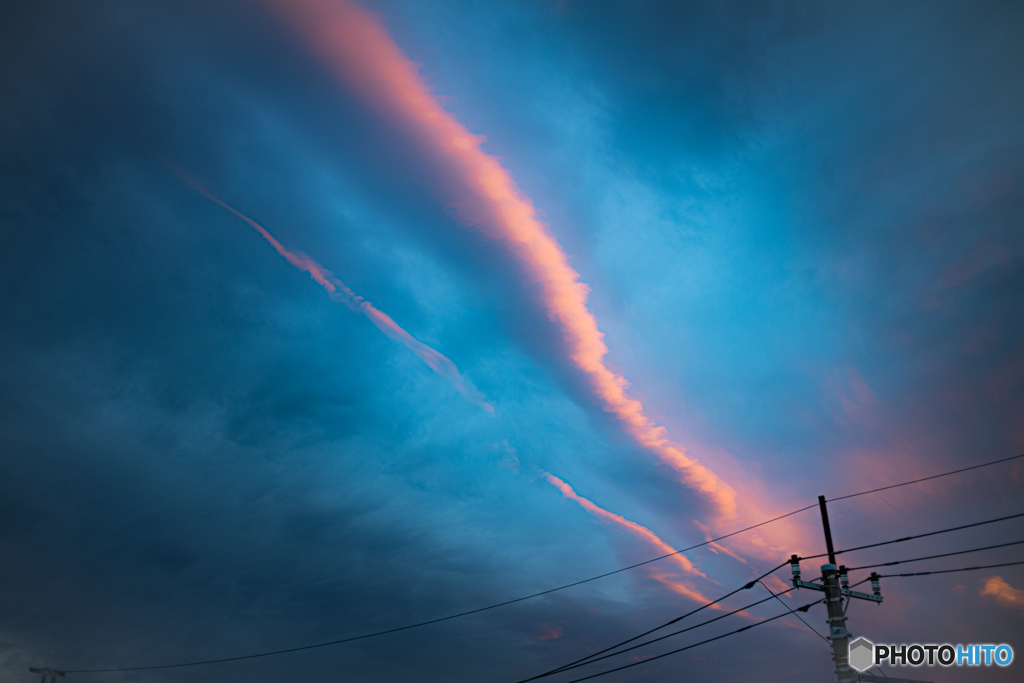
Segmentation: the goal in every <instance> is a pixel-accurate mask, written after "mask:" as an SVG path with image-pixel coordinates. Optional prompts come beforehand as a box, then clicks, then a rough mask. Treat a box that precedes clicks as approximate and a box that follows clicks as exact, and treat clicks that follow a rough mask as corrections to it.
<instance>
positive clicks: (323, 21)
mask: <svg viewBox="0 0 1024 683" xmlns="http://www.w3.org/2000/svg"><path fill="white" fill-rule="evenodd" d="M270 1H271V2H273V4H274V5H275V6H276V7H277V9H278V10H279V11H280V12H281V14H282V15H283V16H284V17H286V19H287V20H289V21H290V22H291V23H292V24H293V26H294V27H295V29H296V30H297V31H298V32H299V34H300V35H301V36H302V38H303V39H304V40H305V41H307V42H308V44H309V45H310V46H311V48H312V50H313V51H314V52H315V53H316V54H318V56H319V57H320V58H321V60H323V61H324V62H325V64H326V65H327V66H328V68H330V69H331V70H332V72H333V73H334V75H335V77H336V78H338V79H339V81H340V82H341V84H342V85H343V87H345V88H346V89H348V90H349V91H350V92H352V93H353V94H355V95H356V96H357V97H359V98H361V99H362V100H364V101H365V102H366V103H367V104H368V105H369V106H371V107H373V108H374V109H376V110H377V111H378V112H379V113H380V114H381V115H382V116H384V117H386V118H388V119H389V120H391V121H392V122H394V123H396V124H397V125H398V126H400V127H401V128H403V129H405V130H407V131H408V132H410V133H411V137H412V138H413V139H414V140H415V141H416V142H415V143H413V144H416V145H418V146H419V150H418V151H419V152H421V153H425V154H426V155H427V156H428V157H429V158H431V159H432V160H433V161H434V162H435V163H436V164H438V166H442V167H444V168H445V169H446V175H448V176H449V177H450V178H451V180H450V181H449V185H450V186H449V187H447V188H446V192H447V193H448V194H449V195H450V199H451V200H452V203H453V204H454V206H455V207H456V208H457V211H458V212H459V216H460V218H462V219H463V221H465V222H466V223H469V224H471V225H473V227H475V228H477V229H479V230H481V231H483V232H484V233H485V234H486V235H488V236H489V237H491V238H492V239H496V240H499V241H500V242H501V243H502V244H504V246H505V247H506V248H507V249H508V250H509V251H510V252H511V253H512V254H513V256H514V258H515V259H516V261H517V262H518V263H519V265H520V267H521V268H523V270H525V272H526V277H527V278H528V279H529V280H530V284H532V285H536V286H537V288H538V289H539V290H540V292H541V295H540V298H541V303H542V305H543V307H544V308H545V310H546V313H547V315H548V317H549V319H550V320H551V321H552V322H553V323H554V324H556V325H557V326H558V328H559V331H560V332H561V335H562V338H563V340H564V343H565V344H566V347H567V349H568V355H569V360H570V361H571V362H572V364H573V365H574V366H575V368H576V369H577V370H578V371H579V373H580V375H581V377H582V379H583V381H584V383H585V384H586V386H587V387H588V390H589V391H590V393H591V394H592V395H593V396H594V398H595V399H596V400H597V401H598V402H599V404H600V405H601V406H602V408H603V409H604V410H605V411H606V412H608V413H609V414H611V415H612V416H614V418H615V419H616V420H617V422H618V423H619V424H620V425H621V427H622V429H623V430H624V431H625V432H626V433H627V434H628V435H629V436H630V437H631V438H632V439H633V441H634V442H635V443H636V444H637V445H638V446H640V447H641V448H642V449H644V450H646V451H647V452H649V453H652V454H654V455H655V456H656V457H658V458H659V459H660V460H661V461H662V462H664V463H666V464H668V465H670V466H672V467H673V468H675V469H676V470H677V471H678V472H679V474H680V478H681V480H682V482H683V483H684V484H686V485H687V486H689V487H691V488H693V489H695V490H696V491H698V492H699V493H700V494H701V495H702V496H703V497H704V499H705V500H706V501H708V502H710V503H711V504H712V505H713V506H714V508H715V510H716V512H717V514H718V516H719V517H720V518H721V519H730V518H733V517H735V515H736V494H735V492H734V491H733V489H732V487H730V486H729V485H728V484H726V483H725V482H724V481H722V480H721V479H720V478H719V477H718V476H717V475H716V474H715V473H714V472H712V471H711V470H710V469H708V468H707V467H705V466H703V465H701V464H700V463H699V462H698V461H697V460H696V459H694V458H691V457H689V456H688V455H687V454H686V450H685V449H684V448H683V446H681V445H679V444H678V443H675V442H673V441H671V440H669V439H668V438H667V436H666V431H665V429H664V427H660V426H658V425H656V424H655V423H654V422H653V421H652V420H651V419H650V418H649V417H648V416H647V415H646V414H645V412H644V408H643V405H641V403H640V401H638V400H636V399H634V398H632V397H630V396H629V394H628V393H627V391H626V388H627V386H628V382H627V381H626V380H625V379H624V378H623V377H621V376H620V375H617V374H615V373H614V372H612V371H611V370H610V369H609V368H608V366H607V365H605V362H604V358H605V355H606V354H607V352H608V348H607V346H606V345H605V343H604V340H603V334H602V333H601V331H600V330H599V329H598V326H597V321H596V320H595V319H594V316H593V315H592V314H591V313H590V311H589V310H588V308H587V295H588V293H589V287H588V286H587V285H586V284H584V283H583V282H581V281H580V276H579V274H578V273H577V272H576V271H575V270H573V268H572V267H571V266H570V265H569V263H568V259H567V258H566V255H565V253H564V252H563V251H562V249H561V247H560V246H559V244H558V243H557V241H556V240H555V239H554V238H553V237H552V236H551V235H550V234H549V233H548V231H547V229H546V227H545V225H544V224H543V223H542V222H541V221H540V220H539V219H538V218H537V215H536V212H535V211H534V207H533V204H532V203H531V202H530V200H529V199H528V198H527V197H525V196H523V195H522V193H521V192H520V191H519V189H518V187H517V186H516V184H515V182H514V181H513V180H512V178H511V176H510V175H509V174H508V172H506V170H505V169H504V168H502V166H501V165H500V164H499V162H498V161H497V160H496V159H495V158H494V157H491V156H489V155H487V154H486V153H484V152H483V151H482V150H481V149H480V143H481V142H482V141H483V138H481V137H479V136H476V135H473V134H472V133H470V132H469V131H467V130H466V129H465V128H464V127H463V126H462V125H461V124H460V123H459V122H458V121H456V120H455V118H454V117H453V116H452V115H451V114H449V113H448V112H446V111H445V110H444V109H443V108H442V107H441V106H440V104H439V103H438V102H437V100H436V99H435V98H434V97H433V96H432V95H431V93H430V90H429V88H428V87H427V86H426V84H425V83H424V81H423V79H422V78H421V77H420V75H419V73H418V70H417V67H416V65H415V64H414V63H412V62H411V61H410V60H409V59H408V58H407V57H406V56H405V55H404V54H403V53H402V51H401V49H400V48H399V47H398V46H397V45H396V44H395V43H394V41H392V39H391V38H390V36H389V35H388V33H387V31H386V30H385V28H384V27H383V25H382V24H381V22H380V21H379V20H378V19H377V18H376V17H374V16H371V15H370V14H368V13H367V12H365V11H364V10H362V9H361V8H359V7H358V6H356V5H355V4H353V3H352V2H349V1H348V0H287V1H285V0H270Z"/></svg>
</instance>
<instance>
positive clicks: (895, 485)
mask: <svg viewBox="0 0 1024 683" xmlns="http://www.w3.org/2000/svg"><path fill="white" fill-rule="evenodd" d="M1017 458H1024V453H1021V454H1020V455H1012V456H1010V457H1009V458H1003V459H1001V460H992V461H991V462H983V463H981V464H980V465H972V466H970V467H964V468H962V469H959V470H952V471H951V472H943V473H942V474H934V475H932V476H930V477H923V478H921V479H914V480H912V481H905V482H903V483H901V484H892V485H890V486H882V487H880V488H877V489H871V490H870V491H861V492H860V493H851V494H849V495H846V496H839V497H838V498H831V499H829V502H835V501H837V500H846V499H847V498H856V497H857V496H866V495H867V494H869V493H878V492H879V491H888V490H889V489H895V488H898V487H900V486H909V485H910V484H920V483H921V482H922V481H931V480H932V479H938V478H939V477H948V476H949V475H951V474H960V473H961V472H969V471H970V470H976V469H979V468H981V467H988V466H989V465H998V464H999V463H1001V462H1009V461H1010V460H1016V459H1017Z"/></svg>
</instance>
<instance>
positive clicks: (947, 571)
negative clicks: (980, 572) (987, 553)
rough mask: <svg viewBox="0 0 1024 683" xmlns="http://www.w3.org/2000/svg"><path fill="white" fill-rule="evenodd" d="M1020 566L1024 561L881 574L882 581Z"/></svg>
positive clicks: (879, 576)
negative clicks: (903, 577) (911, 572)
mask: <svg viewBox="0 0 1024 683" xmlns="http://www.w3.org/2000/svg"><path fill="white" fill-rule="evenodd" d="M1018 564H1024V560H1021V561H1020V562H1004V563H1003V564H986V565H984V566H982V567H962V568H960V569H938V570H935V571H930V572H914V573H913V574H879V575H878V578H880V579H892V578H897V577H902V576H928V575H929V574H953V573H955V572H973V571H975V570H977V569H995V568H996V567H1014V566H1016V565H1018Z"/></svg>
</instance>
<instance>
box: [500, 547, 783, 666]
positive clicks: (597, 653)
mask: <svg viewBox="0 0 1024 683" xmlns="http://www.w3.org/2000/svg"><path fill="white" fill-rule="evenodd" d="M787 564H789V561H788V560H787V561H785V562H783V563H782V564H780V565H779V566H777V567H773V568H772V569H770V570H768V571H766V572H765V573H764V574H761V576H759V577H757V578H756V579H754V580H752V581H750V582H749V583H747V584H746V585H743V586H740V587H739V588H737V589H736V590H733V591H730V592H728V593H726V594H725V595H723V596H722V597H720V598H718V599H717V600H712V601H711V602H707V603H704V604H703V605H701V606H700V607H698V608H696V609H693V610H690V611H689V612H687V613H686V614H684V615H682V616H679V617H676V618H675V619H671V620H669V621H666V622H665V623H664V624H662V625H660V626H655V627H654V628H652V629H649V630H647V631H644V632H643V633H641V634H639V635H636V636H633V637H632V638H629V639H627V640H623V641H622V642H620V643H616V644H615V645H611V646H609V647H606V648H604V649H603V650H598V651H597V652H594V653H591V654H589V655H587V656H586V657H583V658H581V659H577V660H575V661H572V662H569V663H568V664H566V665H564V666H560V667H558V668H557V669H552V670H550V671H545V672H544V673H542V674H538V675H536V676H534V677H532V678H526V679H524V680H522V681H519V683H526V681H533V680H536V679H538V678H543V677H544V676H550V675H551V674H555V673H558V672H559V671H562V670H564V669H570V668H575V667H576V666H577V665H579V664H582V663H584V662H586V661H587V660H589V659H594V658H596V657H597V656H598V655H603V654H604V653H606V652H609V651H611V650H614V649H616V648H619V647H622V646H623V645H627V644H629V643H632V642H633V641H634V640H639V639H640V638H643V637H644V636H648V635H650V634H652V633H654V632H655V631H660V630H661V629H663V628H665V627H666V626H671V625H672V624H675V623H677V622H679V621H682V620H683V619H685V618H687V617H689V616H691V615H694V614H696V613H697V612H700V611H701V610H703V609H706V608H708V607H711V606H712V605H716V604H718V603H720V602H722V601H723V600H725V599H726V598H729V597H732V596H733V595H736V594H737V593H739V592H740V591H742V590H747V589H750V588H753V587H754V586H755V585H757V582H758V581H760V580H761V579H763V578H764V577H766V576H768V575H769V574H771V573H772V572H777V571H778V570H780V569H782V568H783V567H785V566H786V565H787ZM652 642H653V641H652ZM630 649H632V648H630ZM616 654H618V653H616ZM602 659H603V658H602Z"/></svg>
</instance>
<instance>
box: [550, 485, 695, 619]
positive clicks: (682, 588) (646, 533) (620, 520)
mask: <svg viewBox="0 0 1024 683" xmlns="http://www.w3.org/2000/svg"><path fill="white" fill-rule="evenodd" d="M544 478H545V479H547V480H548V483H550V484H551V485H552V486H554V487H555V488H556V489H558V490H559V491H560V492H561V493H562V495H563V496H564V497H565V498H567V499H568V500H571V501H573V502H575V503H578V504H579V506H580V507H581V508H583V509H584V510H586V511H587V512H589V513H590V514H592V515H594V516H595V517H597V518H598V519H600V520H601V521H603V522H607V523H608V524H612V525H615V526H618V527H620V528H622V529H625V530H626V531H628V532H629V533H631V534H633V535H634V536H636V537H637V538H639V539H640V540H642V541H644V542H645V543H647V544H649V545H650V546H651V547H653V548H654V549H655V550H657V551H658V552H659V553H661V554H662V555H669V554H671V553H675V552H676V551H675V548H673V547H672V546H670V545H669V544H668V543H665V541H663V540H661V538H660V537H659V536H658V535H657V534H656V533H654V532H653V531H651V530H650V529H648V528H647V527H645V526H643V525H640V524H637V523H636V522H632V521H630V520H628V519H626V518H625V517H623V516H622V515H617V514H615V513H614V512H609V511H608V510H605V509H604V508H602V507H600V506H598V505H597V504H596V503H594V502H593V501H591V500H588V499H587V498H584V497H583V496H581V495H579V494H578V493H576V491H575V490H574V489H573V488H572V486H570V485H569V484H567V483H566V482H565V481H563V480H562V479H559V478H558V477H556V476H555V475H553V474H550V473H548V472H545V473H544ZM667 559H669V560H671V561H672V562H674V563H675V564H676V565H678V566H679V568H680V569H682V570H683V571H684V572H685V573H687V574H691V575H693V576H699V577H701V578H704V579H706V578H707V576H706V575H705V574H704V573H703V572H702V571H700V570H699V569H697V568H696V567H694V566H693V563H692V562H690V558H688V557H686V555H683V554H682V553H678V554H674V555H672V556H671V557H669V558H667ZM650 576H651V578H653V579H655V580H657V581H659V582H660V583H662V584H663V585H665V586H667V587H668V588H669V589H670V590H672V591H675V592H676V593H679V594H680V595H682V596H684V597H687V598H690V599H691V600H694V601H696V602H708V598H707V597H705V596H704V595H702V594H701V593H700V591H698V590H697V589H696V588H694V587H693V586H691V585H689V584H688V583H686V582H682V581H679V580H677V579H676V578H675V577H673V576H672V575H671V574H667V573H665V572H661V571H656V570H655V571H652V572H651V573H650Z"/></svg>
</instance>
